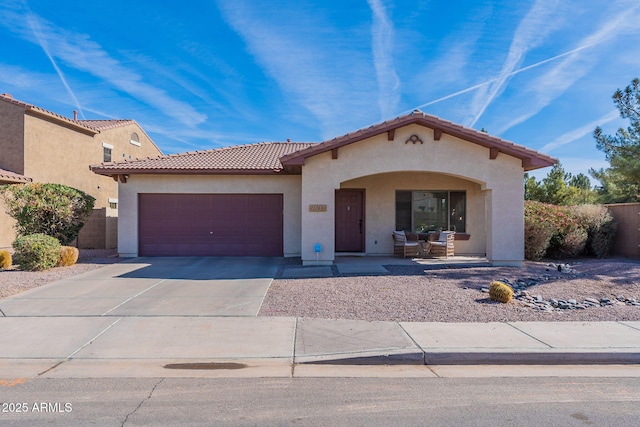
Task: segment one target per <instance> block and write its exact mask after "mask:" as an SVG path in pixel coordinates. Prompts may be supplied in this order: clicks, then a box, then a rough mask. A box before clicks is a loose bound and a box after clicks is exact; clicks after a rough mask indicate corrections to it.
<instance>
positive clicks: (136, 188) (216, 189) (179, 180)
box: [118, 175, 301, 257]
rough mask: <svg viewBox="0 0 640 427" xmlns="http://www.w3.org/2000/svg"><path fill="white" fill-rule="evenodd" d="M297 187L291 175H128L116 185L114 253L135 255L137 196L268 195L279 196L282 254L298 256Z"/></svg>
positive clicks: (298, 208)
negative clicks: (117, 202)
mask: <svg viewBox="0 0 640 427" xmlns="http://www.w3.org/2000/svg"><path fill="white" fill-rule="evenodd" d="M300 188H301V187H300V177H299V176H292V175H282V176H272V175H259V176H258V175H246V176H238V175H213V176H212V175H206V176H205V175H131V176H129V180H128V181H127V183H124V184H120V185H119V202H120V214H119V217H118V222H119V225H118V253H119V254H120V256H122V257H134V256H137V255H138V194H140V193H203V194H209V193H248V194H251V193H272V194H282V195H283V204H284V219H283V221H284V231H283V232H284V235H283V246H284V255H285V256H296V255H300V235H301V228H300V218H301V214H300V206H301V204H300V199H301V194H300Z"/></svg>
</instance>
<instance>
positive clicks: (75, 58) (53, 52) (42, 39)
mask: <svg viewBox="0 0 640 427" xmlns="http://www.w3.org/2000/svg"><path fill="white" fill-rule="evenodd" d="M0 22H2V24H0V25H4V26H5V27H6V28H8V29H9V30H11V31H12V32H13V33H14V34H16V35H17V36H18V37H21V38H23V39H24V40H27V41H30V42H32V43H35V44H37V45H39V46H41V47H42V49H43V50H44V51H45V53H46V54H47V56H49V57H50V58H51V61H52V64H53V65H54V67H55V68H56V71H57V72H58V75H59V76H60V78H61V79H62V80H63V84H64V82H66V80H65V79H64V75H63V74H62V71H61V70H60V68H59V66H58V65H57V63H58V61H56V60H55V59H57V60H59V61H60V62H63V63H65V64H66V65H68V66H71V67H73V68H75V69H77V70H80V71H82V72H86V73H89V74H91V75H93V76H94V77H97V78H99V79H101V80H103V81H104V82H106V83H108V84H109V85H110V86H111V87H114V88H116V89H118V90H120V91H122V92H125V93H127V94H128V95H130V96H131V97H133V98H137V99H139V100H141V101H143V102H146V103H147V104H149V105H150V106H152V107H153V108H155V109H157V110H159V111H162V112H163V113H164V114H165V115H167V116H169V117H171V118H173V119H176V120H178V121H179V122H180V123H182V124H183V125H187V126H196V125H198V124H199V123H202V122H204V121H205V120H206V118H207V117H206V115H204V114H201V113H199V112H197V111H196V110H194V109H193V108H192V107H191V106H190V105H189V104H187V103H185V102H181V101H178V100H177V99H175V98H173V97H172V96H170V95H169V94H167V93H166V92H165V91H164V90H162V89H158V88H156V87H154V86H152V85H150V84H148V83H145V82H144V79H143V77H142V76H141V75H139V74H137V73H136V72H135V71H133V70H130V69H129V68H128V67H125V66H124V65H121V64H120V63H119V62H118V60H116V59H114V58H112V57H111V56H110V55H109V53H108V52H107V51H105V50H104V49H103V48H102V47H101V46H100V45H99V44H98V43H96V42H94V41H92V40H91V38H90V37H89V36H87V35H84V34H76V33H72V32H70V31H67V30H66V29H63V28H60V27H57V26H56V25H54V24H52V23H51V22H49V21H47V20H45V19H43V18H41V17H39V16H37V15H34V14H30V13H28V12H27V13H26V14H25V15H22V14H19V13H16V12H13V11H8V10H4V11H1V12H0ZM25 23H27V24H26V25H25ZM54 58H55V59H54ZM65 86H66V88H67V90H68V91H70V94H73V92H71V89H70V87H69V86H68V84H67V85H65ZM73 98H75V95H73ZM74 103H76V104H79V103H78V102H77V99H74Z"/></svg>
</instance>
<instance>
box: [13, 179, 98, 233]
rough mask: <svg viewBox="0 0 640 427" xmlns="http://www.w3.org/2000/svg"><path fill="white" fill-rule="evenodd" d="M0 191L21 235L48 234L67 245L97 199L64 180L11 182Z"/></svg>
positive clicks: (77, 231)
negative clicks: (65, 182) (20, 183)
mask: <svg viewBox="0 0 640 427" xmlns="http://www.w3.org/2000/svg"><path fill="white" fill-rule="evenodd" d="M1 194H2V197H3V199H4V201H5V204H6V206H7V213H8V214H9V215H10V216H11V217H12V218H14V219H15V220H16V231H17V233H18V235H19V236H27V235H30V234H46V235H48V236H52V237H55V238H56V239H58V240H59V241H60V242H62V243H63V244H65V245H68V244H69V243H71V242H72V241H73V240H74V239H75V238H76V237H78V233H79V232H80V229H81V228H82V226H83V225H84V223H85V221H86V220H87V218H88V217H89V215H90V214H91V211H92V210H93V205H94V202H95V199H94V198H93V197H91V196H90V195H88V194H86V193H84V192H82V191H80V190H76V189H75V188H71V187H68V186H66V185H62V184H43V183H29V184H24V185H9V186H6V187H3V188H2V191H1Z"/></svg>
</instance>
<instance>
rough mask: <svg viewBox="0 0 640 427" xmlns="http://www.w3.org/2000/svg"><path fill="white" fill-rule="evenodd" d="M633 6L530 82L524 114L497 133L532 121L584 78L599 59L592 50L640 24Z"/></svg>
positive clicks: (636, 9) (638, 15)
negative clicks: (528, 120) (532, 118)
mask: <svg viewBox="0 0 640 427" xmlns="http://www.w3.org/2000/svg"><path fill="white" fill-rule="evenodd" d="M639 7H640V6H633V7H632V8H631V9H629V10H625V11H623V12H621V13H619V14H618V15H616V16H614V17H613V18H611V19H609V20H607V21H606V22H605V23H604V24H603V25H602V26H600V27H599V28H598V29H597V30H596V31H595V32H593V33H591V34H589V35H588V36H586V37H585V38H583V39H582V40H581V41H580V42H579V44H578V45H579V47H578V48H576V49H574V50H573V51H572V52H573V53H572V54H571V55H569V56H567V57H565V58H564V59H563V60H562V61H561V62H560V63H558V64H556V65H555V66H554V67H552V68H551V69H550V70H549V71H547V72H545V73H544V74H542V75H540V76H538V77H537V78H536V79H533V80H531V83H530V84H529V85H528V86H527V90H526V92H528V95H527V96H526V99H527V100H528V102H527V104H526V106H527V110H526V112H524V113H522V114H520V115H519V116H518V117H516V118H515V119H513V120H511V121H510V122H509V123H507V124H506V125H505V126H503V127H502V128H501V129H499V130H498V132H497V133H498V134H501V133H503V132H505V131H507V130H508V129H510V128H512V127H513V126H516V125H518V124H520V123H522V122H524V121H526V120H527V119H529V118H531V117H533V116H534V115H536V114H537V113H538V112H540V111H541V110H542V109H543V108H544V107H546V106H547V105H549V104H550V103H551V102H552V101H553V100H554V99H556V98H558V97H559V96H560V95H562V94H563V93H564V92H565V91H566V90H567V89H568V88H570V87H571V86H572V85H573V84H574V83H575V82H576V81H577V80H579V79H581V78H582V77H584V76H585V75H586V74H587V73H588V72H589V70H590V69H591V68H592V67H593V66H594V64H595V63H596V62H597V60H598V58H599V57H598V55H594V54H593V48H595V47H596V46H598V45H601V44H603V43H606V42H609V41H611V40H612V39H614V38H615V37H616V36H618V35H619V34H621V33H624V32H626V31H627V30H628V29H629V28H631V27H633V26H634V25H636V23H637V22H638V20H640V14H639V13H638V9H639Z"/></svg>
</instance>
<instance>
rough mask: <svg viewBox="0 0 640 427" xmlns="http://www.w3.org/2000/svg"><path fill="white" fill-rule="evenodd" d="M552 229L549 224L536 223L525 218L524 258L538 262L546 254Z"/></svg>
mask: <svg viewBox="0 0 640 427" xmlns="http://www.w3.org/2000/svg"><path fill="white" fill-rule="evenodd" d="M552 235H553V228H552V227H550V226H549V224H546V223H541V222H536V221H534V220H532V219H530V218H527V217H525V221H524V256H525V258H526V259H529V260H532V261H539V260H540V259H542V257H543V256H544V254H545V253H546V252H547V248H548V247H549V241H550V240H551V236H552Z"/></svg>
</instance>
